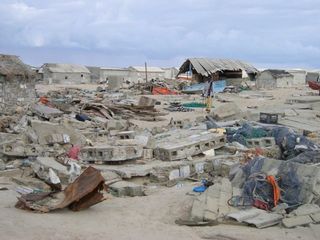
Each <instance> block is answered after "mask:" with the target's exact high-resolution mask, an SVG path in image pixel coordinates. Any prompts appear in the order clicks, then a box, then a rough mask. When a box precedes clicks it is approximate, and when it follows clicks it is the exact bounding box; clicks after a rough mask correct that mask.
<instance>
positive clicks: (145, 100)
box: [138, 96, 157, 107]
mask: <svg viewBox="0 0 320 240" xmlns="http://www.w3.org/2000/svg"><path fill="white" fill-rule="evenodd" d="M156 102H157V100H155V99H153V98H150V97H146V96H141V97H140V99H139V102H138V105H139V106H142V107H154V106H155V104H156Z"/></svg>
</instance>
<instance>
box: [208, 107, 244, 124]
mask: <svg viewBox="0 0 320 240" xmlns="http://www.w3.org/2000/svg"><path fill="white" fill-rule="evenodd" d="M241 114H242V112H241V110H240V108H239V107H238V106H237V105H236V104H235V103H225V104H223V105H222V106H220V107H218V108H216V109H214V110H213V111H212V114H211V115H212V117H213V118H214V119H215V120H218V121H220V120H234V119H239V116H240V115H241Z"/></svg>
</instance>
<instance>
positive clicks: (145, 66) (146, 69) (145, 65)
mask: <svg viewBox="0 0 320 240" xmlns="http://www.w3.org/2000/svg"><path fill="white" fill-rule="evenodd" d="M144 68H145V71H146V83H148V68H147V62H145V63H144Z"/></svg>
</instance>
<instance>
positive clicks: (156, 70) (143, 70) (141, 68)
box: [131, 66, 164, 73]
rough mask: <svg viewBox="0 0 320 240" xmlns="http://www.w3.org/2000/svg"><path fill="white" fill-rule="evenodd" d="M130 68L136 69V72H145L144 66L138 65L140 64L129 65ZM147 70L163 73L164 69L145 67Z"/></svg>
mask: <svg viewBox="0 0 320 240" xmlns="http://www.w3.org/2000/svg"><path fill="white" fill-rule="evenodd" d="M131 68H132V69H134V70H136V71H138V72H145V67H140V66H133V67H131ZM147 71H148V72H159V73H164V70H163V69H161V68H159V67H149V66H148V67H147Z"/></svg>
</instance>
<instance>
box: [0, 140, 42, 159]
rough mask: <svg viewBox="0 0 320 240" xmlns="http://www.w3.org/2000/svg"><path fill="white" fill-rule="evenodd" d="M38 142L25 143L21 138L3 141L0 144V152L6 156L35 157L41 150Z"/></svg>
mask: <svg viewBox="0 0 320 240" xmlns="http://www.w3.org/2000/svg"><path fill="white" fill-rule="evenodd" d="M43 150H44V149H43V148H42V147H41V146H40V145H39V144H25V143H24V142H23V141H21V140H14V141H9V142H3V143H1V144H0V153H2V154H3V155H4V156H6V157H11V158H12V157H19V158H21V157H36V156H38V155H39V154H41V153H42V152H43Z"/></svg>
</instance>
